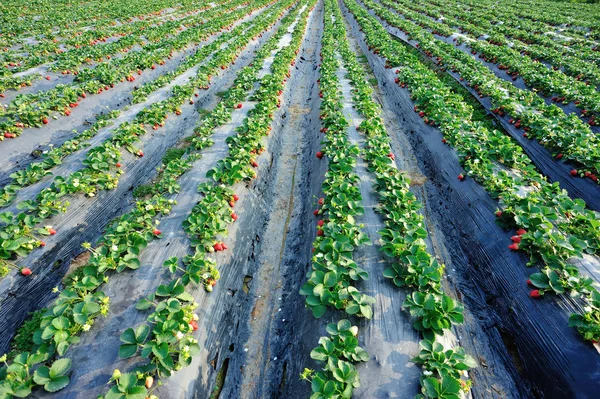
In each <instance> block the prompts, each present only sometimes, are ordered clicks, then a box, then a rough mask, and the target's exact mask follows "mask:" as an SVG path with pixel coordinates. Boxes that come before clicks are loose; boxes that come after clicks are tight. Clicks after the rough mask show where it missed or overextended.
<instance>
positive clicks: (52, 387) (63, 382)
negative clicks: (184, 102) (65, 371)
mask: <svg viewBox="0 0 600 399" xmlns="http://www.w3.org/2000/svg"><path fill="white" fill-rule="evenodd" d="M67 385H69V377H67V376H64V375H62V376H60V377H58V378H54V379H52V381H50V382H48V383H46V384H45V385H44V389H45V390H46V391H48V392H56V391H59V390H61V389H63V388H64V387H66V386H67Z"/></svg>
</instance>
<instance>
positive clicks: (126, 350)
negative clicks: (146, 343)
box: [119, 344, 138, 359]
mask: <svg viewBox="0 0 600 399" xmlns="http://www.w3.org/2000/svg"><path fill="white" fill-rule="evenodd" d="M137 348H138V346H137V345H135V344H123V345H121V346H120V347H119V357H120V358H121V359H127V358H129V357H132V356H133V355H135V353H136V352H137Z"/></svg>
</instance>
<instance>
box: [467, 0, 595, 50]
mask: <svg viewBox="0 0 600 399" xmlns="http://www.w3.org/2000/svg"><path fill="white" fill-rule="evenodd" d="M465 2H466V3H467V4H469V5H470V6H472V7H474V8H476V9H486V8H487V9H490V8H493V11H494V15H495V16H497V17H498V18H502V19H501V20H502V21H503V22H505V23H506V24H508V25H511V26H521V27H526V28H527V29H528V30H529V31H535V32H540V33H545V34H548V33H547V32H550V33H552V32H556V31H558V32H560V33H562V32H566V33H567V34H568V36H567V37H565V38H564V39H563V41H562V45H564V46H570V45H572V43H575V44H584V45H587V46H594V45H596V44H597V43H595V41H594V40H595V39H598V38H600V36H599V35H598V28H599V27H598V22H597V21H598V17H599V16H598V11H597V9H596V8H597V7H595V6H593V5H592V6H589V7H588V8H584V7H581V6H582V5H580V7H572V6H570V5H568V4H565V5H566V6H567V7H568V8H567V7H563V8H562V10H561V11H563V12H564V11H567V12H569V13H571V12H573V11H575V12H577V11H579V12H580V15H579V16H578V18H577V20H570V18H568V17H567V18H564V16H561V15H560V14H559V12H558V11H559V10H558V8H559V7H560V3H557V2H552V3H549V2H546V3H545V4H544V5H541V4H539V1H537V0H533V1H530V2H529V4H527V3H524V2H522V1H519V2H516V1H512V2H503V3H500V4H497V3H493V2H491V1H488V0H484V1H473V0H467V1H465V0H461V3H459V6H460V7H464V4H465ZM533 3H535V4H533ZM492 5H493V6H494V7H491V6H492ZM577 24H579V26H577ZM594 25H595V27H596V29H593V28H594ZM582 27H583V28H587V29H581V28H582ZM549 36H552V35H549Z"/></svg>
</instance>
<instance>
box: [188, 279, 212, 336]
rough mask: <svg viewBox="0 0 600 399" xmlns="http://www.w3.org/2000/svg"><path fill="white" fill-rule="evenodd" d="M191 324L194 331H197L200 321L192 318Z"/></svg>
mask: <svg viewBox="0 0 600 399" xmlns="http://www.w3.org/2000/svg"><path fill="white" fill-rule="evenodd" d="M211 283H212V281H211ZM190 326H191V327H192V331H196V330H197V329H198V322H197V321H196V320H192V321H190Z"/></svg>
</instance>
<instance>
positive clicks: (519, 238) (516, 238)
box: [510, 236, 521, 244]
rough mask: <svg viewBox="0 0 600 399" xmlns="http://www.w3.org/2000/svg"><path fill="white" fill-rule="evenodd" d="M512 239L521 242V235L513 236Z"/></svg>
mask: <svg viewBox="0 0 600 399" xmlns="http://www.w3.org/2000/svg"><path fill="white" fill-rule="evenodd" d="M510 239H511V240H512V242H515V243H517V244H518V243H520V242H521V236H512V237H510Z"/></svg>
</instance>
